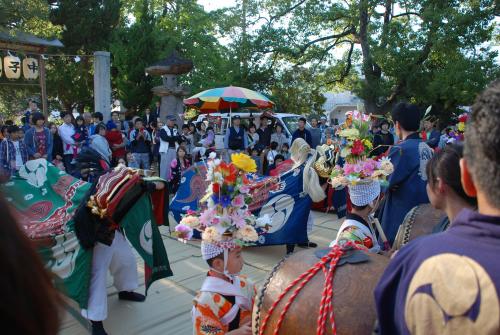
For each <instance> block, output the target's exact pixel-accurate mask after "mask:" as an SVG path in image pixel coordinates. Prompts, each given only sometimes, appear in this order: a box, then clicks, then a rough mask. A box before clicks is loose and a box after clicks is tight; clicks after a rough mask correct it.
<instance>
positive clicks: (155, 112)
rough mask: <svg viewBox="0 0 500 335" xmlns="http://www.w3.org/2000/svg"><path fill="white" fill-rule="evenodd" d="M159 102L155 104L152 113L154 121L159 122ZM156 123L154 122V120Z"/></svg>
mask: <svg viewBox="0 0 500 335" xmlns="http://www.w3.org/2000/svg"><path fill="white" fill-rule="evenodd" d="M160 112H161V101H157V102H155V107H154V110H153V112H152V113H154V115H156V119H157V120H158V121H159V120H160V115H161V113H160ZM155 121H156V120H155Z"/></svg>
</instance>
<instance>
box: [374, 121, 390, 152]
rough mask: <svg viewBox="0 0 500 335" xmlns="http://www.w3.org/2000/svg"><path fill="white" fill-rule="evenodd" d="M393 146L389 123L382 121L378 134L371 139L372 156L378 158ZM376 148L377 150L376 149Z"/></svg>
mask: <svg viewBox="0 0 500 335" xmlns="http://www.w3.org/2000/svg"><path fill="white" fill-rule="evenodd" d="M393 145H394V136H393V135H392V134H391V132H390V131H389V121H387V120H383V121H382V122H381V123H380V132H378V133H377V134H375V136H374V137H373V148H374V150H373V151H372V155H373V156H380V155H382V154H383V153H385V152H386V151H388V150H389V149H390V147H391V146H393ZM377 147H378V148H377Z"/></svg>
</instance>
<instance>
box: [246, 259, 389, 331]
mask: <svg viewBox="0 0 500 335" xmlns="http://www.w3.org/2000/svg"><path fill="white" fill-rule="evenodd" d="M366 255H368V260H367V261H366V262H363V263H357V264H350V263H345V264H343V265H341V266H338V267H337V268H336V270H335V276H334V284H333V292H334V293H333V313H334V317H335V323H336V326H337V334H357V335H363V334H371V333H372V332H373V328H374V325H375V320H376V311H375V301H374V295H373V290H374V288H375V286H376V284H377V282H378V280H379V278H380V276H381V275H382V272H383V271H384V269H385V268H386V266H387V264H388V262H389V258H388V257H385V256H382V255H378V254H366ZM319 260H320V259H319V258H318V257H317V256H316V255H315V251H314V250H305V251H302V252H298V253H295V254H292V255H291V256H289V257H287V258H285V259H284V260H282V261H281V262H280V263H279V264H278V265H276V267H275V269H274V270H273V271H272V272H271V274H270V275H269V277H268V278H267V280H266V282H265V284H264V286H263V287H262V288H261V289H260V290H259V292H258V294H257V298H256V301H255V305H254V311H253V312H254V313H253V320H252V321H253V333H254V334H258V333H259V330H258V329H260V327H261V326H262V322H263V320H264V319H265V317H266V316H267V314H268V310H269V309H270V308H271V306H272V304H273V302H274V301H276V300H277V298H278V296H279V295H280V294H281V293H282V292H283V291H284V290H285V289H286V287H287V286H288V285H289V284H290V283H291V282H292V281H294V280H295V279H296V278H298V277H299V276H300V275H301V274H302V273H304V272H305V271H307V270H308V269H309V268H311V267H312V266H313V265H314V264H316V263H317V262H318V261H319ZM324 284H325V275H324V273H323V271H321V270H320V271H319V272H318V273H317V274H316V275H315V276H314V277H312V278H311V280H310V281H309V282H308V283H307V284H306V285H305V286H304V288H303V289H302V291H301V292H300V293H299V294H298V296H297V297H296V298H295V300H294V302H293V303H292V305H291V307H290V309H289V310H288V312H287V313H286V315H285V318H284V321H283V323H282V325H281V327H280V332H279V334H286V335H308V334H316V328H317V319H318V313H319V308H320V302H321V298H322V292H323V287H324ZM292 294H293V290H291V291H290V292H288V293H287V294H286V295H285V297H284V299H283V300H282V301H281V302H280V303H279V304H278V306H277V308H276V309H275V310H274V312H273V313H272V316H271V318H270V319H269V322H268V324H267V327H266V330H265V333H264V334H273V332H274V329H275V328H276V324H277V321H278V319H279V316H280V314H281V312H282V311H283V308H284V306H285V305H286V303H287V302H288V300H289V298H290V296H291V295H292ZM327 326H328V329H329V330H328V331H327V332H326V334H331V325H330V322H329V321H327Z"/></svg>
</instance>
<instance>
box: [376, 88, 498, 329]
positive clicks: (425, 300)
mask: <svg viewBox="0 0 500 335" xmlns="http://www.w3.org/2000/svg"><path fill="white" fill-rule="evenodd" d="M499 138H500V81H496V82H495V83H493V84H492V85H490V87H489V88H487V89H486V90H485V91H484V92H483V93H482V94H481V95H480V96H479V97H478V98H477V100H476V102H475V104H474V106H473V107H472V116H471V120H470V122H469V123H468V125H467V130H466V133H465V148H464V158H463V159H462V160H461V161H460V172H461V179H462V186H463V189H464V191H465V193H466V194H467V195H468V196H471V197H476V198H477V204H478V209H477V211H473V210H470V209H463V210H462V211H461V212H460V213H459V214H458V216H457V217H456V218H455V219H454V220H453V222H451V226H450V228H449V229H448V230H447V231H445V232H443V233H439V234H434V235H430V236H426V237H423V238H419V239H416V240H413V241H411V242H410V243H408V244H407V245H406V246H404V247H403V248H402V249H401V250H400V251H399V252H398V253H397V254H396V255H395V256H394V258H393V259H392V261H391V262H390V264H389V266H388V267H387V269H386V270H385V272H384V274H383V275H382V277H381V279H380V282H379V283H378V285H377V287H376V289H375V302H376V307H377V314H378V320H379V327H380V332H379V333H380V334H382V335H384V334H391V335H393V334H500V303H499V297H500V296H499V293H500V262H499V261H498V257H499V256H498V255H500V146H499V145H498V139H499Z"/></svg>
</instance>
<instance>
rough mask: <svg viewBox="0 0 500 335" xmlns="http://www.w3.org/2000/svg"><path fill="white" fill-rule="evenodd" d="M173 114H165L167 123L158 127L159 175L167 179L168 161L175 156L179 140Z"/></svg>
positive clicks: (168, 172) (168, 173)
mask: <svg viewBox="0 0 500 335" xmlns="http://www.w3.org/2000/svg"><path fill="white" fill-rule="evenodd" d="M174 124H175V116H173V115H168V116H167V125H166V126H164V127H163V128H161V129H160V149H159V151H160V156H161V162H160V177H161V178H163V179H165V180H168V178H169V176H170V174H171V172H170V163H171V162H172V161H173V160H174V159H175V158H176V157H177V146H178V145H179V143H180V142H181V140H182V139H181V136H180V135H179V133H178V132H177V129H175V127H174Z"/></svg>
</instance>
